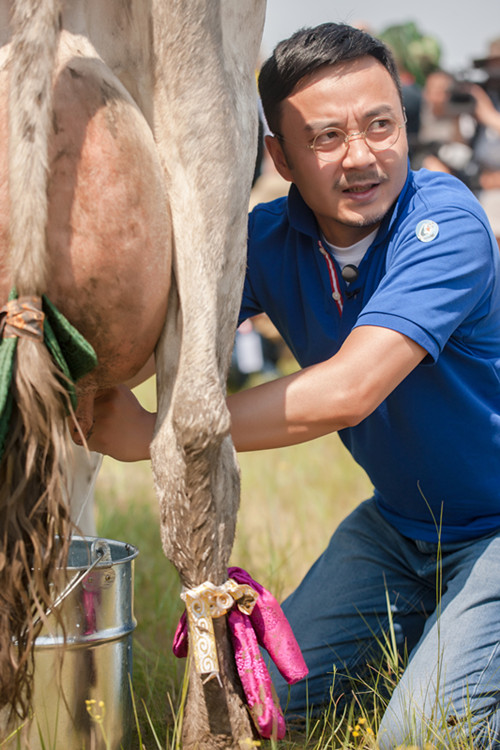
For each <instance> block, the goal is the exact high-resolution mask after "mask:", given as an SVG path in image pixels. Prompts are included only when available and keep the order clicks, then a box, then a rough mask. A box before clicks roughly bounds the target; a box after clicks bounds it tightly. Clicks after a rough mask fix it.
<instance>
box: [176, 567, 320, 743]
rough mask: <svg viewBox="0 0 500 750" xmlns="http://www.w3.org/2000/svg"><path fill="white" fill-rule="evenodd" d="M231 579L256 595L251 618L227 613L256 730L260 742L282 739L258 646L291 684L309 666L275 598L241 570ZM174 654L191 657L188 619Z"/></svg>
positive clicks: (184, 620)
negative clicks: (249, 588)
mask: <svg viewBox="0 0 500 750" xmlns="http://www.w3.org/2000/svg"><path fill="white" fill-rule="evenodd" d="M228 577H229V578H230V579H232V580H234V581H236V582H237V583H239V584H247V585H249V586H250V587H251V588H252V589H254V591H256V592H257V594H258V597H257V601H256V602H255V604H254V606H253V610H252V612H251V614H249V615H248V614H245V613H244V612H241V611H240V610H239V609H238V608H237V607H233V608H232V609H231V610H230V611H229V613H228V616H227V617H228V625H229V630H230V634H231V641H232V644H233V650H234V657H235V661H236V668H237V670H238V675H239V678H240V680H241V684H242V687H243V691H244V693H245V697H246V700H247V703H248V706H249V709H250V712H251V715H252V717H253V719H254V722H255V724H256V726H257V729H258V731H259V733H260V734H261V736H262V737H265V738H269V737H273V738H275V739H283V737H284V736H285V720H284V718H283V713H282V711H281V708H280V705H279V701H278V698H277V696H276V693H275V691H274V687H273V684H272V681H271V677H270V676H269V672H268V670H267V667H266V664H265V662H264V659H263V658H262V655H261V652H260V649H259V645H260V646H262V647H263V648H265V649H266V651H267V652H268V654H269V656H270V657H271V658H272V660H273V661H274V663H275V664H276V666H277V668H278V670H279V672H280V674H281V675H282V676H283V678H284V679H285V680H286V681H287V682H288V683H289V684H294V683H295V682H298V680H301V679H303V678H304V677H305V676H306V675H307V672H308V669H307V666H306V664H305V662H304V658H303V656H302V653H301V651H300V648H299V645H298V643H297V641H296V640H295V636H294V635H293V632H292V629H291V627H290V624H289V622H288V620H287V619H286V617H285V615H284V613H283V610H282V609H281V607H280V605H279V604H278V602H277V600H276V599H275V598H274V596H273V595H272V594H271V593H270V592H269V591H267V589H265V588H264V587H263V586H261V584H259V583H257V582H256V581H254V580H253V578H252V577H251V576H250V575H249V574H248V573H247V572H246V571H245V570H243V569H242V568H236V567H232V568H229V569H228ZM173 652H174V654H175V655H176V656H177V657H179V658H182V657H185V656H187V652H188V625H187V616H186V613H184V614H183V615H182V617H181V619H180V622H179V624H178V626H177V629H176V631H175V635H174V642H173Z"/></svg>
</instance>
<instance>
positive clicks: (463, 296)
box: [91, 24, 500, 748]
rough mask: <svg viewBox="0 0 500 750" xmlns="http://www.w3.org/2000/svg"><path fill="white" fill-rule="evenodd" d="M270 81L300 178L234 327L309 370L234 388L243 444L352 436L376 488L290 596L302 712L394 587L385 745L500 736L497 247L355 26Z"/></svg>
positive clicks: (265, 228) (380, 53)
mask: <svg viewBox="0 0 500 750" xmlns="http://www.w3.org/2000/svg"><path fill="white" fill-rule="evenodd" d="M259 86H260V93H261V98H262V102H263V106H264V111H265V114H266V118H267V121H268V124H269V127H270V130H271V132H272V133H274V135H272V136H268V137H267V139H266V140H267V147H268V149H269V151H270V153H271V156H272V158H273V160H274V163H275V165H276V168H277V169H278V171H279V173H280V174H281V175H282V177H284V178H285V179H286V180H289V181H290V182H291V183H292V185H291V189H290V193H289V195H288V197H287V198H282V199H278V200H277V201H274V202H272V203H270V204H262V205H260V206H257V207H256V208H255V209H254V211H253V212H252V214H251V216H250V223H249V248H248V272H247V278H246V283H245V290H244V296H243V303H242V308H241V320H243V319H245V318H246V317H249V316H251V315H254V314H257V313H259V312H262V311H264V312H266V313H267V314H268V315H269V317H270V318H271V320H272V321H273V323H274V324H275V325H276V327H277V328H278V330H279V331H280V333H281V334H282V336H283V337H284V339H285V341H286V342H287V343H288V345H289V346H290V348H291V349H292V351H293V353H294V354H295V356H296V358H297V360H298V362H299V363H300V365H301V366H302V368H303V369H302V370H301V371H299V372H297V373H295V374H293V375H290V376H288V377H285V378H280V379H278V380H275V381H273V382H270V383H266V384H264V385H262V386H259V387H258V388H255V389H251V390H248V391H244V392H240V393H237V394H235V395H233V396H231V397H229V399H228V404H229V408H230V410H231V415H232V425H233V426H232V434H233V438H234V442H235V446H236V448H237V450H257V449H263V448H271V447H276V446H283V445H289V444H293V443H298V442H301V441H304V440H309V439H313V438H316V437H318V436H320V435H324V434H327V433H330V432H333V431H335V430H338V431H339V433H340V436H341V438H342V440H343V442H344V443H345V445H346V446H347V448H348V449H349V450H350V451H351V453H352V455H353V456H354V458H355V459H356V460H357V461H358V462H359V463H360V464H361V465H362V466H363V467H364V469H365V470H366V471H367V473H368V475H369V476H370V478H371V480H372V482H373V484H374V488H375V489H374V496H373V498H371V499H370V500H368V501H366V502H365V503H363V504H361V505H360V506H359V507H358V508H357V509H356V510H355V511H354V512H353V513H352V515H351V516H350V517H349V518H347V519H346V520H345V521H344V522H343V523H342V524H341V525H340V527H339V528H338V530H337V531H336V532H335V534H334V535H333V537H332V540H331V543H330V545H329V547H328V548H327V550H326V551H325V552H324V554H323V555H322V556H321V557H320V558H319V560H318V561H317V562H316V563H315V564H314V566H313V567H312V568H311V570H310V571H309V573H308V574H307V575H306V577H305V579H304V581H303V582H302V583H301V584H300V586H299V587H298V589H297V590H296V591H295V592H294V593H293V594H292V595H291V596H290V597H289V598H288V599H287V601H286V602H285V603H284V605H283V608H284V611H285V613H286V615H287V616H288V618H289V620H290V622H291V625H292V627H293V629H294V632H295V635H296V637H297V639H298V641H299V644H300V645H301V647H302V649H303V653H304V657H305V659H306V662H307V664H308V667H309V670H310V673H309V677H308V681H307V685H306V682H305V681H303V682H301V683H298V684H297V685H295V686H293V687H292V688H291V694H290V700H289V703H288V710H289V712H290V713H293V714H300V715H304V713H305V712H306V711H307V710H308V709H310V708H311V706H313V707H320V706H321V704H322V703H324V702H325V701H328V700H329V698H330V694H329V691H330V687H331V685H332V680H333V674H334V672H336V678H335V683H334V686H333V697H334V698H335V699H336V698H337V697H338V696H339V695H340V694H341V693H342V692H343V691H345V689H346V684H347V682H346V680H347V677H344V676H350V677H356V676H359V675H362V674H363V672H364V671H365V669H366V665H367V662H369V661H370V658H371V657H372V655H373V651H374V646H376V644H377V640H380V639H382V638H383V633H384V632H386V631H387V629H388V627H389V624H388V613H387V608H388V607H387V598H388V599H389V602H390V611H391V617H392V620H393V627H394V631H395V633H396V636H397V638H398V641H399V643H400V644H403V643H404V642H405V641H406V644H407V647H408V649H409V651H410V661H409V665H408V667H407V669H406V671H405V673H404V675H403V677H402V679H401V681H400V683H399V685H398V686H397V687H396V689H395V691H394V694H393V696H392V699H391V702H390V704H389V707H388V709H387V711H386V714H385V716H384V718H383V720H382V724H381V727H380V732H379V741H380V743H381V746H382V747H387V748H390V747H394V746H395V745H398V744H402V743H405V744H406V743H410V744H411V743H412V742H413V743H423V742H424V741H425V739H426V737H427V732H429V737H430V738H431V739H432V741H433V742H434V743H435V744H438V742H437V739H438V738H441V740H442V742H444V743H446V737H448V736H449V733H453V732H459V731H461V721H462V719H464V717H465V716H466V713H467V709H471V710H472V711H473V713H474V717H475V719H474V721H475V720H476V719H477V723H474V722H473V730H471V731H472V732H473V734H474V746H475V747H480V746H481V745H482V743H486V742H487V741H489V740H488V739H487V738H488V737H489V738H490V739H491V737H494V738H496V737H497V735H498V734H499V729H498V710H497V709H498V700H499V696H500V689H499V688H500V677H499V672H498V670H499V667H500V650H499V649H498V643H499V641H500V600H499V599H500V597H499V592H500V587H499V583H498V581H500V490H499V488H500V387H499V385H500V382H499V381H500V285H499V276H498V273H499V258H498V248H497V245H496V242H495V240H494V237H493V235H492V233H491V230H490V228H489V226H488V223H487V220H486V217H485V214H484V212H483V210H482V209H481V207H480V206H479V204H478V203H477V201H476V200H475V199H474V198H473V196H472V195H471V193H470V192H469V191H468V190H467V189H466V188H465V187H464V186H463V185H462V184H461V183H460V182H459V181H458V180H455V179H454V178H452V177H450V176H448V175H442V174H438V173H429V172H425V171H422V172H418V173H412V172H411V171H409V169H408V158H407V139H406V134H405V127H404V125H405V113H404V111H403V107H402V103H401V91H400V86H399V81H398V78H397V73H396V70H395V66H394V62H393V60H392V57H391V55H390V53H389V52H388V51H387V49H386V48H385V47H384V45H382V44H381V43H380V42H379V41H377V40H375V39H373V38H372V37H371V36H369V35H368V34H366V33H364V32H362V31H359V30H357V29H354V28H351V27H349V26H345V25H336V24H324V25H322V26H319V27H317V28H315V29H305V30H302V31H299V32H297V33H296V34H295V35H293V36H292V37H291V38H290V39H288V40H286V41H284V42H282V43H281V44H279V45H278V47H277V48H276V50H275V52H274V54H273V55H272V57H271V58H270V59H269V60H268V61H267V62H266V63H265V64H264V66H263V68H262V72H261V75H260V82H259ZM106 400H109V399H108V397H106ZM131 403H132V402H131ZM96 408H97V416H98V417H99V416H100V415H99V410H100V409H101V407H100V406H99V405H97V407H96ZM120 408H122V407H120ZM131 408H132V409H136V408H137V407H136V405H134V404H132V407H131ZM153 419H154V418H153V417H152V416H151V415H142V416H138V417H137V421H138V422H140V423H141V424H142V427H140V428H138V429H137V430H136V434H137V435H138V436H139V437H138V438H137V441H138V444H137V445H136V446H133V447H130V444H128V445H127V448H126V451H125V452H124V453H122V451H121V448H118V447H117V448H115V449H114V455H116V456H117V457H123V455H125V454H126V455H125V457H128V458H129V459H130V458H140V457H143V456H144V455H145V454H146V453H147V445H146V447H145V446H144V437H142V438H141V437H140V436H145V435H149V436H150V435H151V429H152V424H153ZM96 432H97V433H99V423H98V425H97V430H96ZM118 432H120V430H119V431H118ZM141 440H142V443H141ZM139 443H141V444H140V445H139ZM91 447H94V448H95V447H102V444H100V445H99V446H96V445H95V443H94V444H92V443H91ZM108 452H112V451H108ZM437 580H439V582H440V583H439V586H437V584H436V581H437ZM276 684H277V687H278V692H279V694H280V696H281V698H282V700H283V701H285V702H286V700H287V698H286V686H285V685H284V683H283V681H281V680H280V679H279V678H278V677H277V676H276ZM430 726H432V729H429V727H430ZM464 731H465V732H466V733H467V732H468V729H467V727H466V728H465V730H464ZM488 733H489V734H488ZM495 741H496V740H495Z"/></svg>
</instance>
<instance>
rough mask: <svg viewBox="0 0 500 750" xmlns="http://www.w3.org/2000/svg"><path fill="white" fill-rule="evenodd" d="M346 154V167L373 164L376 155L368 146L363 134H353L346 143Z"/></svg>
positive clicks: (344, 160)
mask: <svg viewBox="0 0 500 750" xmlns="http://www.w3.org/2000/svg"><path fill="white" fill-rule="evenodd" d="M346 148H347V150H346V154H345V156H344V159H343V163H344V165H346V163H347V164H348V165H350V164H351V163H352V164H355V165H356V166H359V165H360V164H373V162H374V161H375V158H376V157H375V154H374V153H373V151H372V150H371V148H370V147H369V146H368V144H367V142H366V140H365V137H364V134H363V133H352V134H351V135H350V136H349V140H348V141H347V143H346Z"/></svg>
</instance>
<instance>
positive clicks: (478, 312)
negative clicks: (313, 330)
mask: <svg viewBox="0 0 500 750" xmlns="http://www.w3.org/2000/svg"><path fill="white" fill-rule="evenodd" d="M425 224H426V225H427V230H428V231H427V232H425V231H423V230H422V227H423V226H424V229H425ZM395 232H396V233H395V234H394V239H393V240H392V242H391V243H390V247H389V249H388V253H387V261H386V273H385V275H384V277H383V279H382V281H381V283H380V284H379V286H378V287H377V289H376V290H375V292H374V294H373V295H372V297H371V298H370V299H369V301H368V303H367V304H366V305H365V307H364V308H363V310H362V311H361V313H360V315H359V317H358V320H357V322H356V326H360V325H376V326H382V327H385V328H390V329H392V330H396V331H399V332H400V333H402V334H404V335H405V336H408V337H409V338H411V339H413V340H414V341H416V342H417V343H418V344H420V346H422V347H423V348H424V349H426V351H427V352H428V353H429V355H430V357H431V358H432V360H433V361H435V360H436V359H437V358H438V356H439V354H440V352H441V351H442V349H443V347H444V346H445V344H446V342H447V341H448V339H449V338H450V337H451V336H455V337H456V338H458V339H461V341H462V343H463V344H464V345H465V346H469V345H473V339H472V333H473V330H474V328H475V325H476V324H477V321H478V320H479V319H480V318H481V317H482V316H484V315H486V314H487V312H488V309H489V305H490V295H491V288H492V284H493V279H494V266H495V263H494V260H493V257H492V256H493V247H492V241H491V235H490V233H489V232H488V229H487V227H486V225H485V223H484V222H483V220H482V218H481V216H480V215H479V214H477V215H476V214H474V213H471V212H469V211H467V210H463V209H454V208H452V207H445V208H441V209H440V210H434V211H432V212H431V211H429V209H426V210H424V208H423V207H422V208H421V210H419V211H414V212H412V213H411V214H410V215H409V216H408V217H407V218H406V219H405V220H404V222H403V223H402V224H401V225H400V226H399V227H397V228H396V230H395Z"/></svg>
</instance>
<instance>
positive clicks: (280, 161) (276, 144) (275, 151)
mask: <svg viewBox="0 0 500 750" xmlns="http://www.w3.org/2000/svg"><path fill="white" fill-rule="evenodd" d="M264 140H265V142H266V147H267V150H268V151H269V154H270V156H271V159H272V160H273V162H274V166H275V167H276V169H277V171H278V172H279V174H280V175H281V177H283V179H284V180H287V181H288V182H293V179H292V175H291V172H290V167H289V166H288V161H287V159H286V156H285V153H284V151H283V147H282V145H281V143H280V141H279V138H277V137H276V136H275V135H266V136H265V138H264Z"/></svg>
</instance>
